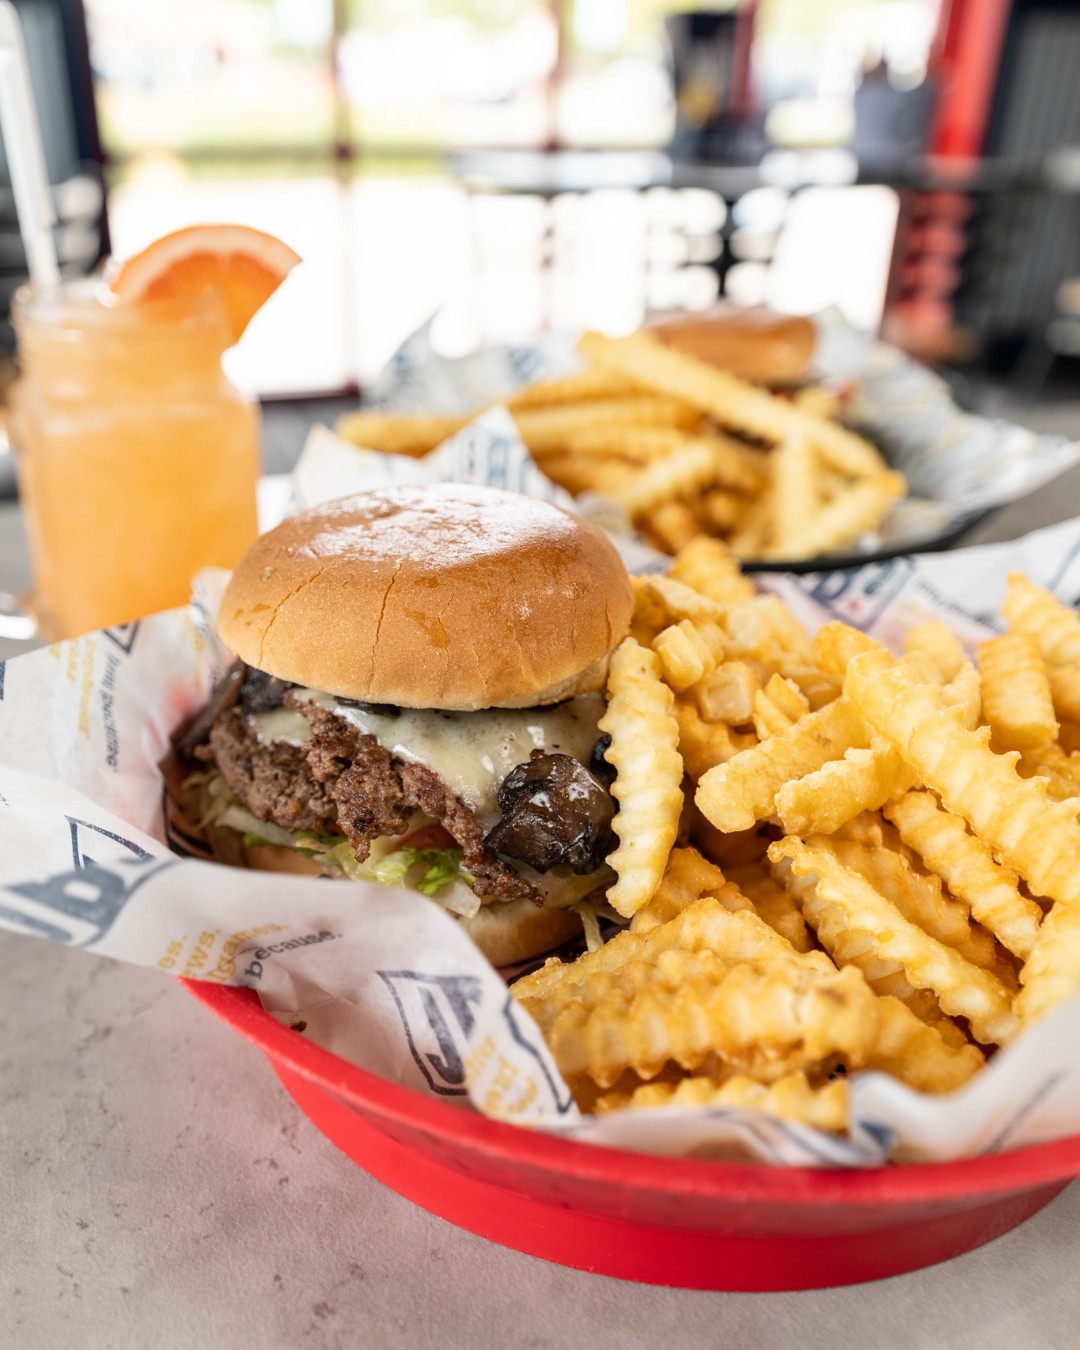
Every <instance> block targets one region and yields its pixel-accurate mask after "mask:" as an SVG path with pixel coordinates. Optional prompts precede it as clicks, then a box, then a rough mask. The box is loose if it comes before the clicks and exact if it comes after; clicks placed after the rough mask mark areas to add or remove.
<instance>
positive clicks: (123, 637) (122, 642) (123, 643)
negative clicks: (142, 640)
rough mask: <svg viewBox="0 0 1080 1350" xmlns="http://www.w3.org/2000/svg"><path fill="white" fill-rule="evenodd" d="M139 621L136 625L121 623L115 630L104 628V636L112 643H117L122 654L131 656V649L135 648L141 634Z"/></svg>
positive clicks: (136, 621)
mask: <svg viewBox="0 0 1080 1350" xmlns="http://www.w3.org/2000/svg"><path fill="white" fill-rule="evenodd" d="M139 622H140V621H139V620H138V619H136V620H135V622H134V623H119V624H117V625H116V626H115V627H113V628H103V629H102V630H101V631H102V635H103V636H104V637H107V638H108V639H109V641H110V642H115V643H116V645H117V646H118V647H119V648H120V650H121V651H122V652H124V653H125V654H126V655H128V656H130V655H131V649H132V647H134V646H135V639H136V637H137V636H138V634H139Z"/></svg>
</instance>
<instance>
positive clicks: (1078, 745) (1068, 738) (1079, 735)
mask: <svg viewBox="0 0 1080 1350" xmlns="http://www.w3.org/2000/svg"><path fill="white" fill-rule="evenodd" d="M1060 668H1061V667H1058V669H1060ZM1055 706H1056V705H1055ZM1058 745H1060V746H1061V748H1062V750H1063V751H1064V752H1065V754H1067V755H1075V754H1080V722H1074V721H1073V720H1072V719H1071V717H1069V716H1065V717H1063V718H1062V720H1061V729H1060V730H1059V731H1058Z"/></svg>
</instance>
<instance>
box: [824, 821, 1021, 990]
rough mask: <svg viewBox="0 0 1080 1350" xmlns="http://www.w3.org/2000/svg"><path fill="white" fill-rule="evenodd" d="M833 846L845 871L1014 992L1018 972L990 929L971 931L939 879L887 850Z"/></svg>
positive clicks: (962, 908)
mask: <svg viewBox="0 0 1080 1350" xmlns="http://www.w3.org/2000/svg"><path fill="white" fill-rule="evenodd" d="M830 847H831V850H832V852H833V853H834V854H835V855H836V857H837V859H838V860H839V862H841V863H842V864H843V866H845V867H847V868H850V869H851V871H853V872H858V874H859V875H860V876H861V877H862V878H863V880H864V881H868V882H869V883H870V885H871V886H873V888H874V890H876V891H877V893H878V894H879V895H883V896H884V897H885V899H886V900H888V901H890V902H891V903H892V904H894V905H895V906H896V908H897V909H898V910H899V911H900V913H901V914H902V915H903V916H904V918H905V919H907V921H908V922H909V923H913V924H915V926H916V927H917V928H921V929H922V930H923V932H924V933H928V934H929V935H930V936H931V937H933V938H936V939H937V940H938V942H943V943H945V945H946V946H948V947H952V948H953V950H954V951H958V952H959V953H960V955H961V956H962V957H964V959H965V960H966V961H970V962H971V963H972V965H975V966H981V967H982V969H983V970H988V971H990V972H991V974H993V975H995V976H996V977H997V978H998V979H999V980H1000V981H1001V983H1002V984H1004V985H1005V986H1006V988H1007V989H1009V990H1010V991H1015V989H1016V977H1015V972H1014V971H1013V969H1012V967H1011V966H1006V965H1005V964H1004V962H1003V961H1002V960H1001V958H1000V957H999V955H998V952H997V948H996V946H995V945H994V939H993V937H992V935H991V934H990V933H989V932H987V930H986V929H985V928H982V927H975V928H973V927H972V926H971V917H970V911H969V909H968V906H967V905H966V904H964V902H963V901H961V900H955V899H953V898H952V897H950V896H947V895H946V894H945V892H944V890H943V889H942V885H941V879H940V878H939V877H937V876H934V875H932V874H931V875H929V876H928V875H926V874H925V873H923V872H917V871H916V870H915V868H914V867H912V865H911V863H909V862H908V860H907V858H905V857H904V856H903V855H902V854H900V853H894V852H893V851H892V849H890V848H888V847H885V848H867V847H865V846H864V845H862V844H852V843H849V842H847V841H845V840H840V839H833V840H830Z"/></svg>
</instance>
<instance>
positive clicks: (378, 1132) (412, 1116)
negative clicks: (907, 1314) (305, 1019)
mask: <svg viewBox="0 0 1080 1350" xmlns="http://www.w3.org/2000/svg"><path fill="white" fill-rule="evenodd" d="M181 983H183V984H184V985H185V986H186V988H187V989H188V992H189V993H191V994H192V995H193V996H194V997H195V998H197V999H198V1000H199V1001H200V1002H201V1003H202V1004H204V1005H205V1006H206V1007H207V1008H209V1009H210V1010H211V1011H212V1012H213V1013H215V1014H216V1015H217V1016H218V1017H220V1018H221V1019H222V1021H224V1022H226V1023H227V1024H228V1025H229V1026H230V1027H232V1028H233V1030H234V1031H237V1032H239V1034H240V1035H242V1036H245V1037H246V1038H247V1039H248V1040H251V1041H254V1042H255V1044H256V1045H258V1046H259V1047H261V1049H262V1050H264V1051H265V1053H266V1054H267V1055H268V1056H269V1058H270V1062H271V1063H272V1064H273V1066H274V1068H275V1070H276V1071H277V1074H278V1076H279V1077H280V1079H281V1081H282V1083H283V1084H284V1085H285V1088H286V1090H287V1091H288V1092H289V1093H290V1094H291V1096H292V1097H293V1098H294V1100H295V1101H296V1103H297V1105H298V1106H299V1107H300V1109H301V1110H302V1111H303V1112H304V1114H305V1115H306V1116H307V1117H308V1118H309V1119H310V1120H311V1121H312V1123H313V1124H314V1125H315V1126H316V1128H318V1129H319V1130H321V1131H322V1133H323V1134H325V1135H326V1137H327V1138H328V1139H330V1140H331V1141H332V1142H333V1143H334V1144H336V1145H337V1147H338V1148H339V1149H341V1151H342V1152H343V1153H345V1154H346V1155H347V1156H348V1157H350V1158H352V1159H353V1161H354V1162H356V1163H358V1164H359V1166H361V1167H362V1168H363V1169H364V1170H365V1171H366V1172H368V1173H370V1175H371V1176H373V1177H375V1178H377V1179H378V1180H379V1181H381V1182H383V1183H384V1184H385V1185H387V1186H389V1187H390V1188H391V1189H392V1190H395V1191H397V1192H398V1193H399V1194H400V1195H403V1196H405V1197H406V1198H407V1199H409V1200H412V1201H413V1202H414V1203H415V1204H418V1205H421V1206H422V1207H423V1208H424V1209H427V1210H430V1211H431V1212H432V1213H433V1214H438V1215H439V1216H440V1217H442V1218H444V1219H448V1220H449V1221H450V1222H451V1223H455V1224H457V1225H458V1226H459V1227H461V1228H467V1229H468V1230H469V1231H470V1232H473V1233H478V1234H480V1235H481V1236H482V1237H486V1238H490V1239H491V1240H492V1241H493V1242H499V1243H502V1244H503V1245H504V1246H507V1247H514V1248H516V1249H517V1250H518V1251H522V1252H528V1253H529V1254H530V1255H532V1256H540V1257H543V1258H544V1259H545V1260H548V1261H556V1262H559V1263H560V1264H561V1265H566V1266H575V1267H577V1268H578V1269H580V1270H591V1271H595V1272H597V1273H599V1274H603V1275H615V1276H619V1277H620V1278H622V1279H627V1280H640V1281H644V1282H647V1283H650V1284H667V1285H676V1286H680V1287H682V1288H688V1289H732V1290H736V1289H737V1290H779V1289H813V1288H826V1287H828V1286H831V1285H839V1284H858V1283H860V1282H861V1281H864V1280H877V1279H881V1278H882V1277H884V1276H887V1275H900V1274H903V1273H904V1272H905V1271H909V1270H917V1269H919V1268H920V1267H922V1266H929V1265H934V1264H935V1263H936V1262H938V1261H945V1260H948V1258H949V1257H952V1256H958V1255H959V1254H960V1253H961V1252H966V1251H970V1250H971V1249H972V1248H974V1247H979V1246H981V1245H982V1244H983V1243H985V1242H990V1241H991V1240H992V1239H994V1238H996V1237H1000V1235H1001V1234H1002V1233H1006V1232H1008V1231H1009V1229H1011V1228H1015V1227H1016V1225H1017V1224H1019V1223H1022V1222H1023V1221H1024V1220H1025V1219H1027V1218H1030V1216H1031V1215H1032V1214H1034V1213H1036V1212H1037V1211H1038V1210H1040V1209H1042V1207H1043V1206H1044V1205H1045V1204H1047V1203H1048V1202H1049V1201H1050V1200H1052V1199H1053V1198H1054V1196H1055V1195H1057V1194H1058V1193H1059V1192H1060V1191H1062V1190H1063V1189H1064V1188H1065V1186H1067V1185H1068V1183H1069V1181H1070V1180H1071V1179H1072V1178H1073V1177H1074V1176H1076V1175H1078V1174H1080V1136H1071V1137H1069V1138H1067V1139H1059V1140H1056V1141H1054V1142H1053V1143H1050V1144H1039V1145H1036V1146H1034V1147H1031V1148H1023V1149H1016V1150H1014V1151H1012V1152H1008V1153H1000V1154H996V1155H993V1156H989V1157H982V1158H976V1159H972V1160H970V1161H966V1162H956V1163H939V1164H931V1165H922V1166H913V1167H886V1168H880V1169H876V1170H873V1171H819V1170H816V1169H810V1168H780V1167H769V1166H764V1165H754V1164H734V1163H720V1162H699V1161H691V1160H686V1159H671V1158H656V1157H650V1156H647V1155H644V1154H639V1153H627V1152H623V1151H621V1150H617V1149H609V1148H597V1147H595V1146H593V1145H589V1144H578V1143H572V1142H569V1141H567V1140H563V1139H557V1138H553V1137H551V1136H549V1135H544V1134H535V1133H533V1132H531V1131H529V1130H523V1129H520V1128H517V1127H515V1126H512V1125H503V1124H500V1123H499V1122H497V1121H493V1120H488V1119H487V1118H486V1117H484V1116H481V1115H479V1114H476V1113H474V1112H471V1111H469V1110H467V1109H463V1108H461V1107H459V1106H451V1105H448V1104H447V1103H445V1102H442V1101H439V1100H437V1099H435V1098H429V1097H425V1096H422V1095H421V1094H419V1093H417V1092H413V1091H412V1090H411V1089H408V1088H404V1087H401V1086H399V1085H397V1084H395V1083H390V1082H387V1081H386V1080H385V1079H382V1078H378V1077H376V1076H375V1075H374V1074H371V1073H368V1072H367V1071H366V1070H364V1069H359V1068H356V1067H355V1066H354V1065H352V1064H347V1063H346V1062H345V1061H344V1060H342V1059H339V1058H338V1057H337V1056H336V1055H332V1054H330V1053H329V1051H326V1050H323V1049H321V1048H320V1047H319V1046H317V1045H312V1044H311V1043H309V1042H308V1041H306V1040H305V1039H304V1038H303V1037H302V1036H300V1035H297V1034H296V1033H295V1032H293V1031H290V1030H289V1029H288V1028H287V1027H284V1026H282V1025H281V1024H280V1023H279V1022H276V1021H275V1020H274V1019H273V1018H272V1017H271V1016H270V1015H269V1014H268V1013H266V1012H264V1011H263V1009H262V1006H261V1005H260V1003H259V1001H258V998H257V996H256V995H255V994H254V993H253V992H251V991H250V990H245V989H231V988H224V987H222V986H221V985H215V984H208V983H205V982H202V983H200V982H195V981H188V980H184V981H181Z"/></svg>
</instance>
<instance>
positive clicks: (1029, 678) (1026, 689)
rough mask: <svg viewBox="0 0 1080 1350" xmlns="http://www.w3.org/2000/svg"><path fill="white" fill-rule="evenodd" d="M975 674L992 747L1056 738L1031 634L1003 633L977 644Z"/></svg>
mask: <svg viewBox="0 0 1080 1350" xmlns="http://www.w3.org/2000/svg"><path fill="white" fill-rule="evenodd" d="M979 679H980V682H981V692H982V710H983V716H984V717H985V718H986V721H987V723H988V724H989V726H990V730H991V732H992V733H993V742H994V748H995V749H1001V750H1030V749H1031V748H1032V747H1033V746H1037V745H1048V744H1049V743H1050V742H1052V741H1054V740H1056V739H1057V734H1058V721H1057V718H1056V717H1055V716H1054V701H1053V698H1052V696H1051V693H1050V678H1049V676H1048V675H1047V673H1046V663H1045V662H1044V660H1043V658H1042V654H1041V652H1040V651H1039V640H1038V638H1036V636H1035V635H1034V633H1024V632H1014V633H1003V634H1002V635H1001V636H1000V637H995V638H990V640H989V641H988V642H983V643H981V644H980V646H979Z"/></svg>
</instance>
